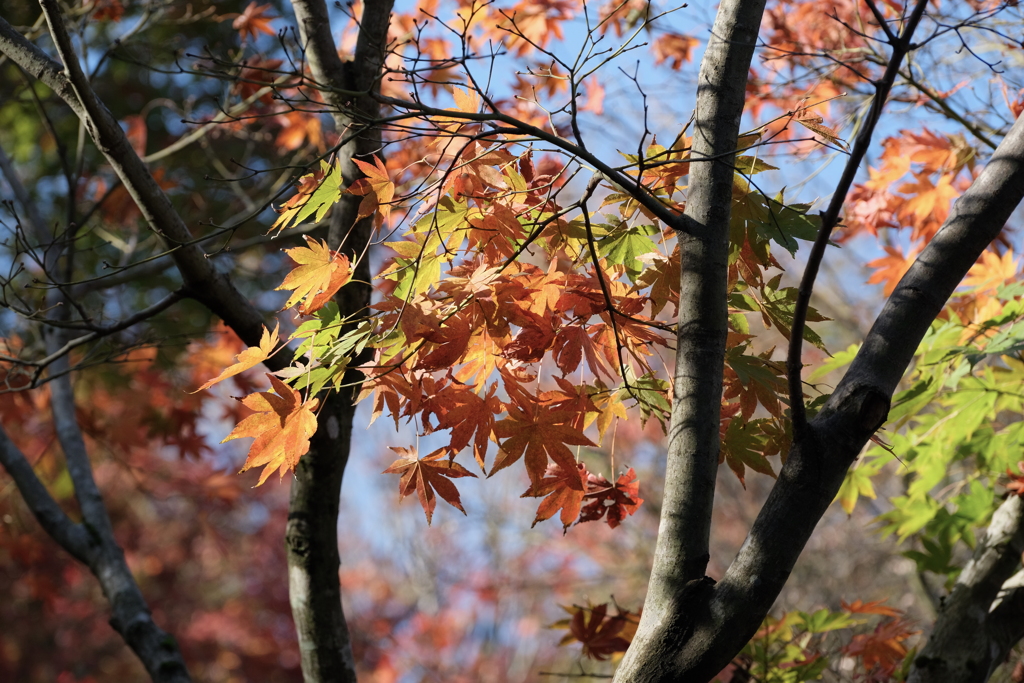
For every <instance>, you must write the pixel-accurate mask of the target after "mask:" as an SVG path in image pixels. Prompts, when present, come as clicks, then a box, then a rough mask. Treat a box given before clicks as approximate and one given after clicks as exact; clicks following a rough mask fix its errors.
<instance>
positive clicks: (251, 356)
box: [192, 323, 281, 394]
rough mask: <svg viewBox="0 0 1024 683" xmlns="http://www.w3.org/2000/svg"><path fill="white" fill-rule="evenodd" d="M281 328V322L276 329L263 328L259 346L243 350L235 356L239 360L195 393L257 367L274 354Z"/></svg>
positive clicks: (194, 392)
mask: <svg viewBox="0 0 1024 683" xmlns="http://www.w3.org/2000/svg"><path fill="white" fill-rule="evenodd" d="M280 328H281V324H280V323H278V324H277V326H275V327H274V331H273V332H271V331H270V330H268V329H267V328H266V327H265V326H264V328H263V337H262V338H261V339H260V345H259V346H250V347H249V348H247V349H245V350H244V351H242V352H241V353H240V354H238V355H237V356H235V360H237V361H238V362H237V363H235V364H234V365H232V366H231V367H229V368H228V369H227V370H225V371H224V372H222V373H220V374H219V375H217V376H216V377H214V378H213V379H211V380H210V381H209V382H207V383H206V384H204V385H203V386H201V387H199V388H198V389H196V390H195V391H193V392H192V393H193V394H196V393H199V392H200V391H202V390H203V389H209V388H210V387H212V386H213V385H214V384H216V383H217V382H221V381H223V380H226V379H227V378H228V377H233V376H235V375H237V374H238V373H240V372H244V371H246V370H248V369H249V368H252V367H255V366H257V365H259V364H260V363H262V362H263V361H265V360H266V359H268V358H270V357H271V356H272V355H274V351H275V349H276V347H277V344H278V342H279V341H280V337H278V334H277V333H278V330H279V329H280Z"/></svg>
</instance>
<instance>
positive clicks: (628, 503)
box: [579, 467, 644, 529]
mask: <svg viewBox="0 0 1024 683" xmlns="http://www.w3.org/2000/svg"><path fill="white" fill-rule="evenodd" d="M639 493H640V482H638V481H637V480H636V473H635V472H634V471H633V468H632V467H630V468H629V469H628V470H626V472H625V473H623V474H622V475H621V476H620V477H619V478H618V480H616V482H615V485H614V486H612V484H611V482H609V481H608V480H607V479H605V478H604V477H603V476H601V475H600V474H590V475H588V477H587V495H586V499H587V500H588V501H590V502H588V503H587V504H586V506H585V507H584V508H583V512H582V513H581V514H580V521H579V523H580V524H583V522H594V521H597V520H599V519H601V518H602V517H603V518H604V519H605V521H606V522H608V526H610V527H611V528H612V529H614V528H615V527H617V526H618V525H619V524H621V523H622V520H624V519H625V518H626V517H627V516H629V515H631V514H633V513H634V512H636V511H637V510H638V509H640V505H641V504H642V503H643V502H644V499H643V498H641V497H640V496H639Z"/></svg>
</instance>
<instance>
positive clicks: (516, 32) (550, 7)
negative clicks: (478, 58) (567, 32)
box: [492, 0, 576, 56]
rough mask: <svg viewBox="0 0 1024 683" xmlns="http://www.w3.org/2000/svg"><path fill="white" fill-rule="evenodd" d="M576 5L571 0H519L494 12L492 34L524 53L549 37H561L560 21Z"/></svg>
mask: <svg viewBox="0 0 1024 683" xmlns="http://www.w3.org/2000/svg"><path fill="white" fill-rule="evenodd" d="M575 6H576V3H574V2H571V1H570V0H522V1H521V2H519V3H517V4H515V5H513V6H512V7H511V8H510V9H508V10H504V9H499V10H497V11H496V12H495V14H496V16H494V17H493V19H492V21H494V22H495V29H494V34H495V37H497V39H498V40H500V41H504V42H505V43H506V44H507V45H508V46H509V47H510V48H512V49H513V51H514V52H515V54H516V55H518V56H523V55H524V54H526V53H527V52H529V51H530V50H532V49H534V46H539V47H544V46H545V45H547V44H548V41H550V40H551V39H552V38H555V39H557V40H562V22H563V21H566V20H568V19H571V18H572V16H573V10H574V9H575Z"/></svg>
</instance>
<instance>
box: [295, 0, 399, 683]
mask: <svg viewBox="0 0 1024 683" xmlns="http://www.w3.org/2000/svg"><path fill="white" fill-rule="evenodd" d="M292 7H293V9H294V10H295V18H296V20H297V22H298V25H299V35H300V37H301V40H302V44H303V48H304V50H305V54H306V57H307V59H308V62H309V66H310V71H311V73H312V76H313V78H314V79H315V80H316V81H317V82H319V83H321V84H323V85H324V86H325V88H324V90H323V91H322V92H323V96H324V99H325V100H326V101H327V102H328V104H330V105H331V107H332V109H333V111H332V116H333V118H334V125H335V127H336V128H337V131H338V134H339V135H341V136H343V137H347V138H348V141H347V142H346V143H345V144H344V145H343V146H342V147H341V148H340V149H339V151H338V163H339V165H340V168H341V173H342V178H344V181H345V183H346V185H348V184H351V183H352V182H354V181H355V180H357V179H358V178H361V177H363V173H362V171H361V170H360V169H359V167H358V166H357V165H356V164H355V161H354V160H355V159H357V158H362V159H364V160H366V161H371V160H372V159H373V157H374V155H376V154H378V153H379V152H380V148H381V135H380V130H379V128H377V127H376V126H374V125H372V124H370V123H367V122H373V121H376V120H378V119H379V118H380V105H379V104H378V102H377V100H376V99H375V95H376V94H377V90H378V85H379V79H380V77H381V73H382V70H383V65H384V57H385V49H386V45H387V35H388V26H389V23H390V15H391V7H392V0H377V1H375V2H367V3H364V4H363V15H362V17H361V20H360V23H359V36H358V38H357V41H356V53H355V59H354V60H353V61H352V62H350V63H349V64H343V63H342V62H341V60H340V59H339V57H338V48H337V46H336V45H335V44H334V39H333V38H332V37H331V29H330V17H329V14H328V11H327V6H326V4H325V3H324V2H323V0H293V2H292ZM361 201H362V198H361V197H359V196H357V195H353V194H349V193H345V194H343V195H342V198H341V200H340V201H339V202H338V203H337V204H336V205H335V206H334V208H333V209H332V214H331V223H330V230H329V234H328V242H329V243H330V244H331V246H332V247H334V248H339V249H340V248H344V250H345V251H346V252H349V253H350V254H351V255H352V261H353V262H354V263H355V264H356V265H355V273H354V277H353V281H352V282H351V283H349V284H348V285H346V286H345V287H343V288H342V289H341V291H340V292H339V293H338V295H337V296H336V297H335V301H336V302H337V303H338V308H339V310H340V313H341V317H342V319H355V318H356V317H357V316H358V314H359V313H360V312H362V311H365V310H366V308H367V306H369V304H370V293H371V288H370V285H369V282H370V279H371V274H370V265H369V264H370V259H369V258H368V257H367V253H366V252H367V250H368V248H369V244H370V240H371V237H372V232H373V221H372V219H369V218H364V219H362V220H359V221H356V217H357V216H358V211H359V203H360V202H361ZM364 356H366V354H365V353H364ZM366 359H367V358H365V357H361V358H357V359H354V360H353V362H352V366H356V365H359V364H360V363H361V362H362V361H364V360H366ZM362 378H363V377H362V374H361V373H360V372H359V371H358V370H349V371H348V372H347V373H346V375H345V378H344V383H345V385H346V386H349V387H352V388H351V389H350V390H348V391H346V392H344V393H342V392H331V393H329V394H328V395H326V396H324V397H323V401H324V402H323V406H324V407H323V410H322V411H321V413H320V419H319V420H318V425H317V431H316V434H315V435H314V436H313V438H312V439H311V440H310V449H309V452H308V453H306V455H304V456H302V459H301V460H300V461H299V464H298V466H297V467H296V468H295V477H294V478H293V479H292V488H291V498H290V501H289V505H288V528H287V531H286V535H285V544H286V546H287V550H288V580H289V598H290V600H291V605H292V616H293V617H294V619H295V628H296V631H297V633H298V638H299V651H300V653H301V656H302V672H303V676H304V678H305V680H306V681H307V683H328V682H330V683H334V682H343V683H350V682H351V683H354V681H355V680H356V672H355V661H354V659H353V656H352V645H351V640H350V638H349V633H348V627H347V625H346V623H345V614H344V611H343V610H342V605H341V586H340V584H339V581H338V567H339V566H340V564H341V558H340V555H339V552H338V509H339V504H340V498H341V483H342V479H343V477H344V474H345V465H346V463H347V462H348V457H349V452H350V449H351V441H352V421H353V418H354V416H355V404H354V398H355V396H356V392H357V391H358V386H359V384H360V382H361V381H362Z"/></svg>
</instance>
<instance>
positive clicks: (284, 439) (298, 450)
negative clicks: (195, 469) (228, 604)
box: [221, 374, 320, 486]
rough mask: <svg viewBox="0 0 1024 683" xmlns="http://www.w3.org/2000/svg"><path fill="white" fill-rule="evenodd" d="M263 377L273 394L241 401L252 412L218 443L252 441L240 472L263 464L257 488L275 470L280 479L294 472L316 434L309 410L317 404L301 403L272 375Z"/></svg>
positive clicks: (316, 401)
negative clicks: (285, 474) (265, 378)
mask: <svg viewBox="0 0 1024 683" xmlns="http://www.w3.org/2000/svg"><path fill="white" fill-rule="evenodd" d="M267 377H269V378H270V383H271V385H273V387H274V391H275V392H277V393H273V394H272V393H270V392H258V393H255V394H249V395H248V396H246V397H245V398H243V399H241V401H242V404H243V405H244V406H245V407H246V408H249V409H250V410H254V411H256V412H255V414H253V415H250V416H249V417H247V418H245V419H244V420H242V421H241V422H239V423H238V425H237V426H236V427H235V428H234V429H232V430H231V433H230V434H228V435H227V437H225V439H224V441H221V443H226V442H228V441H231V440H232V439H241V438H245V437H252V438H254V439H255V441H253V442H252V446H250V447H249V456H248V457H247V458H246V459H245V465H243V466H242V470H241V471H242V472H245V471H246V470H248V469H251V468H253V467H259V466H261V465H265V466H266V467H265V469H264V470H263V473H262V474H261V475H260V480H259V482H258V483H257V484H256V485H257V486H259V485H260V484H262V483H263V482H265V481H266V480H267V477H269V476H270V475H271V473H273V472H274V471H275V470H277V471H279V472H280V473H281V476H282V477H283V476H284V473H285V472H287V471H288V470H291V469H295V466H296V465H297V464H298V462H299V458H301V457H302V456H303V455H305V454H306V453H307V452H308V451H309V438H310V437H311V436H313V434H314V433H316V415H314V414H313V410H314V409H315V408H316V407H317V404H318V403H319V402H320V400H319V399H316V398H311V399H309V400H308V401H306V402H305V403H303V402H302V395H301V394H299V392H297V391H295V390H294V389H292V388H291V387H289V386H288V385H287V384H285V383H284V382H282V381H281V380H279V379H278V378H277V377H274V376H273V375H270V374H268V375H267Z"/></svg>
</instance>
